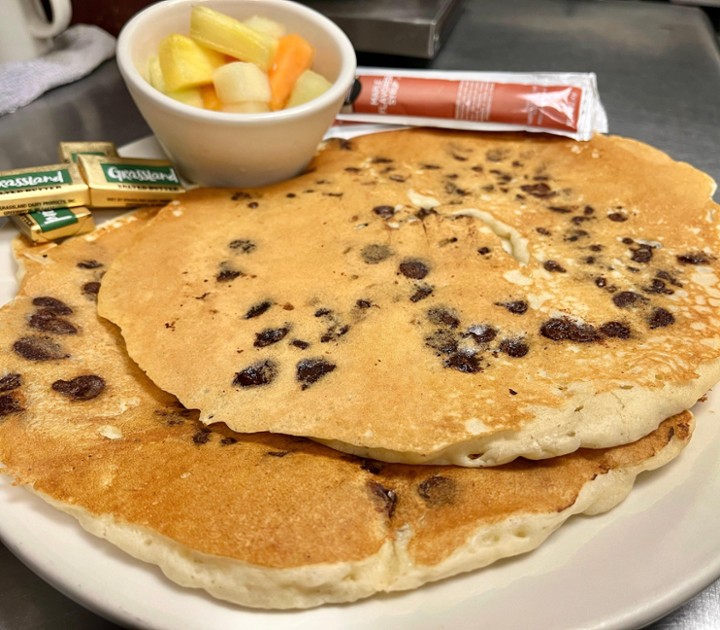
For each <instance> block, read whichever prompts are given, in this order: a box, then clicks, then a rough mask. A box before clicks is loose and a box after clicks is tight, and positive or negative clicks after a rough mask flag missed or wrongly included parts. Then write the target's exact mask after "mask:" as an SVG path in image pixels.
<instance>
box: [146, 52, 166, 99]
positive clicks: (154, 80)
mask: <svg viewBox="0 0 720 630" xmlns="http://www.w3.org/2000/svg"><path fill="white" fill-rule="evenodd" d="M147 75H148V83H149V84H150V85H152V86H153V87H154V88H155V89H156V90H160V91H161V92H165V91H166V88H165V79H163V75H162V68H161V67H160V59H159V57H158V56H157V55H153V56H152V57H150V59H148V67H147Z"/></svg>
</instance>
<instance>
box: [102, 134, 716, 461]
mask: <svg viewBox="0 0 720 630" xmlns="http://www.w3.org/2000/svg"><path fill="white" fill-rule="evenodd" d="M713 188H714V186H713V182H712V181H711V180H710V178H709V177H707V176H706V175H704V174H703V173H700V172H699V171H697V170H695V169H693V168H692V167H690V166H688V165H686V164H682V163H677V162H673V161H672V160H671V159H670V158H669V157H668V156H666V155H665V154H662V153H660V152H659V151H657V150H655V149H652V148H651V147H648V146H646V145H643V144H641V143H638V142H635V141H632V140H627V139H623V138H618V137H603V136H598V137H596V138H594V139H593V140H592V141H591V142H587V143H577V142H574V141H572V140H566V139H558V138H549V137H545V136H538V135H522V134H507V135H500V134H475V133H461V132H441V131H426V130H412V131H401V132H390V133H383V134H377V135H373V136H366V137H362V138H357V139H354V140H352V141H351V142H347V141H333V142H330V143H329V144H328V146H327V147H326V148H325V149H324V151H322V152H321V154H320V155H319V156H318V159H317V160H316V163H315V165H314V169H313V170H312V171H311V172H309V173H308V174H306V175H303V176H301V177H299V178H297V179H295V180H292V181H289V182H286V183H283V184H279V185H275V186H272V187H268V188H263V189H255V190H245V191H228V190H198V191H194V192H191V193H189V194H188V195H185V196H184V197H183V198H182V200H180V201H178V202H174V203H173V204H171V205H170V206H168V207H167V208H165V209H164V210H163V211H161V212H160V214H159V215H158V216H157V217H156V218H155V219H154V220H153V222H152V223H151V224H150V225H149V226H148V227H147V228H146V229H145V230H144V231H143V232H142V233H141V234H140V235H139V236H138V238H137V239H136V240H135V242H134V243H133V244H132V245H131V246H130V247H128V249H126V250H125V251H124V252H123V253H122V254H121V255H120V256H119V257H118V259H116V261H115V262H114V263H113V264H112V265H111V267H110V269H109V271H108V273H107V274H106V276H105V278H104V280H103V286H102V290H101V292H100V301H99V308H100V313H101V315H103V316H104V317H107V318H108V319H110V320H111V321H113V322H115V323H116V324H118V325H119V326H120V327H121V329H122V334H123V336H124V338H125V341H126V343H127V348H128V351H129V354H130V356H131V357H132V358H133V359H134V360H135V361H137V363H138V364H139V365H140V367H141V368H142V369H143V370H145V371H146V372H147V374H148V375H149V376H150V378H151V379H152V380H153V381H154V382H155V383H156V384H158V385H159V387H161V388H162V389H164V390H166V391H168V392H171V393H173V394H174V395H176V396H177V397H178V398H179V399H180V401H181V402H182V403H183V404H184V405H185V406H186V407H189V408H196V409H199V410H200V411H201V419H202V420H203V421H204V422H206V423H213V422H218V421H223V422H225V423H227V424H228V425H229V426H230V427H231V428H232V429H234V430H236V431H241V432H257V431H272V432H281V433H287V434H292V435H302V436H308V437H311V438H314V439H317V440H320V441H323V442H326V443H328V444H330V445H332V446H333V447H336V448H338V449H341V450H346V451H349V452H352V453H356V454H361V455H366V456H371V457H373V458H376V459H382V460H386V461H396V462H404V463H452V464H458V465H462V466H482V465H495V464H499V463H502V462H506V461H509V460H512V459H513V458H515V457H518V456H525V457H530V458H545V457H551V456H555V455H559V454H562V453H567V452H571V451H573V450H575V449H577V448H578V447H580V446H587V447H592V448H600V447H608V446H614V445H618V444H624V443H627V442H631V441H633V440H635V439H638V438H639V437H641V436H643V435H645V434H647V433H649V432H650V431H652V430H654V429H655V428H656V427H657V426H658V424H659V423H660V422H661V421H662V420H663V419H664V418H666V417H668V416H670V415H672V414H675V413H678V412H680V411H681V410H682V409H685V408H687V407H689V406H691V405H692V404H693V403H694V402H695V401H696V400H697V398H698V397H700V396H701V395H702V394H704V393H705V391H706V390H707V388H708V387H709V386H710V385H711V384H713V383H714V382H716V381H717V380H718V379H720V361H719V358H720V346H719V342H720V338H719V333H720V319H718V318H716V317H715V309H716V307H717V305H718V304H720V301H719V300H720V288H718V286H717V283H718V277H717V271H718V261H717V253H718V251H719V249H720V248H719V247H718V231H717V227H716V222H715V212H716V211H717V209H718V206H717V205H716V204H714V203H713V202H712V201H711V200H710V195H711V194H712V191H713Z"/></svg>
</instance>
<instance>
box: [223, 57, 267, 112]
mask: <svg viewBox="0 0 720 630" xmlns="http://www.w3.org/2000/svg"><path fill="white" fill-rule="evenodd" d="M213 83H214V85H215V91H216V92H217V95H218V98H219V99H220V100H221V101H222V102H223V104H226V103H241V102H244V101H255V102H261V103H268V102H269V101H270V83H269V81H268V77H267V75H266V74H265V73H264V72H263V71H262V70H260V68H258V67H257V66H256V65H255V64H254V63H249V62H246V61H234V62H232V63H228V64H225V65H224V66H222V67H221V68H218V69H217V70H216V71H215V75H214V78H213Z"/></svg>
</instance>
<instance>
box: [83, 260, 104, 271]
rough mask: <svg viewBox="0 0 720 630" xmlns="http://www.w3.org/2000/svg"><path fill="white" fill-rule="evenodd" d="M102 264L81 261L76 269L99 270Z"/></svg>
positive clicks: (93, 261) (92, 261)
mask: <svg viewBox="0 0 720 630" xmlns="http://www.w3.org/2000/svg"><path fill="white" fill-rule="evenodd" d="M102 266H103V264H102V263H101V262H99V261H97V260H92V259H91V260H81V261H80V262H79V263H78V264H77V267H79V268H80V269H99V268H100V267H102Z"/></svg>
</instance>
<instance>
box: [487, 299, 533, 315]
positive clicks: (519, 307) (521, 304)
mask: <svg viewBox="0 0 720 630" xmlns="http://www.w3.org/2000/svg"><path fill="white" fill-rule="evenodd" d="M495 306H503V307H505V308H506V309H507V310H508V311H510V312H511V313H512V314H513V315H522V314H523V313H526V312H527V310H528V303H527V302H526V301H525V300H514V301H512V302H495Z"/></svg>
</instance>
